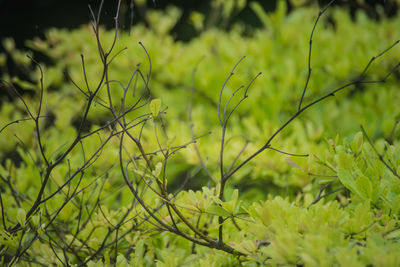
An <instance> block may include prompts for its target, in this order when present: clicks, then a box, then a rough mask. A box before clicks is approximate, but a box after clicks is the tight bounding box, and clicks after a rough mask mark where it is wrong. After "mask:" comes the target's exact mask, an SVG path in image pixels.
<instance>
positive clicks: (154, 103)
mask: <svg viewBox="0 0 400 267" xmlns="http://www.w3.org/2000/svg"><path fill="white" fill-rule="evenodd" d="M160 108H161V99H159V98H155V99H153V100H151V102H150V112H151V114H152V115H153V117H154V118H156V117H157V116H158V113H159V112H160Z"/></svg>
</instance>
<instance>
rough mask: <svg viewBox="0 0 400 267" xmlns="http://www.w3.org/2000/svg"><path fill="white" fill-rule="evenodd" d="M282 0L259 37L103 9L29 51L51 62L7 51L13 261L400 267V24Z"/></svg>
mask: <svg viewBox="0 0 400 267" xmlns="http://www.w3.org/2000/svg"><path fill="white" fill-rule="evenodd" d="M279 3H280V5H279V7H278V9H277V11H276V12H275V13H272V14H267V13H265V12H264V11H263V10H262V9H261V8H260V6H258V5H257V4H253V6H252V8H253V10H254V11H255V13H256V14H257V16H258V17H259V18H260V20H261V21H262V22H263V23H264V26H265V28H264V29H262V30H256V31H255V32H254V33H253V34H252V35H251V36H246V34H245V33H244V32H243V27H241V25H236V26H235V27H233V29H232V30H231V31H229V32H222V31H220V30H218V29H215V28H211V29H209V30H207V31H204V32H203V33H202V34H201V35H199V36H198V37H196V38H195V39H193V40H192V41H190V42H188V43H181V42H176V41H174V39H173V37H172V36H171V35H170V34H169V32H170V30H171V29H172V27H173V25H174V23H175V22H176V20H177V18H178V17H179V15H180V12H179V10H177V9H175V8H170V9H168V10H167V11H166V13H165V14H162V13H152V12H149V16H151V17H150V18H149V20H150V21H152V22H153V24H152V26H151V28H146V27H145V26H143V25H138V26H136V27H135V28H134V29H133V30H132V34H131V35H129V34H128V33H124V32H119V30H118V23H116V28H115V30H114V31H106V30H105V29H103V28H102V27H100V25H99V20H100V15H101V9H100V11H99V13H98V14H97V15H96V16H94V20H93V21H94V22H93V25H92V27H90V26H83V27H82V28H81V29H78V30H74V31H70V32H69V31H66V30H55V29H54V30H51V31H49V32H48V33H47V34H46V38H45V39H44V40H41V39H34V40H31V41H28V42H27V45H28V46H29V47H30V48H31V49H33V50H34V51H35V55H36V56H38V55H41V56H42V57H45V58H46V59H47V63H45V62H42V63H38V62H37V61H36V60H35V59H33V56H32V55H33V54H32V53H30V57H29V58H26V57H25V56H23V54H24V53H25V52H23V51H19V50H16V49H15V48H14V47H13V42H12V40H11V39H8V40H5V42H4V43H3V46H4V47H5V48H6V50H7V55H1V56H0V61H1V62H2V63H3V64H2V65H3V66H6V64H5V63H6V62H7V63H9V61H12V62H13V63H15V64H16V66H18V68H19V71H18V72H17V75H16V76H13V75H12V74H11V73H8V72H7V70H3V78H2V87H3V88H6V89H7V90H8V91H9V92H11V95H12V96H13V98H14V100H13V101H10V102H7V103H6V102H5V103H2V105H1V111H0V112H1V114H2V115H1V117H2V121H3V123H4V124H3V125H4V126H2V128H1V129H0V133H1V134H2V138H1V139H0V142H1V147H2V150H0V155H1V156H2V158H3V159H4V160H2V162H1V163H2V164H1V165H0V178H1V185H2V187H1V194H0V196H1V198H0V204H1V210H2V213H1V222H2V223H1V225H2V230H1V236H2V239H1V240H2V241H1V260H2V263H3V264H4V265H7V266H9V265H13V264H20V265H30V264H34V265H45V266H48V265H66V266H69V265H78V266H83V265H87V266H97V265H106V266H108V265H111V264H114V265H118V266H124V265H127V266H152V265H159V266H164V265H165V266H178V265H184V266H186V265H188V266H192V265H193V266H204V265H210V266H225V265H226V266H234V265H246V266H255V265H310V266H314V265H315V266H324V265H327V266H331V265H351V266H358V265H360V266H365V265H374V266H375V265H377V266H396V265H399V263H400V257H399V256H398V254H399V253H398V251H399V249H400V247H399V233H400V229H399V214H400V196H399V192H400V180H399V178H400V177H399V175H400V167H399V164H400V146H399V142H398V140H399V133H398V129H397V123H398V114H400V113H399V107H398V105H397V104H396V103H398V102H399V100H400V99H399V95H398V93H397V87H396V85H397V84H396V82H398V81H396V78H398V77H394V78H393V77H392V76H396V75H397V76H398V67H399V61H398V56H399V53H400V51H399V49H398V47H397V46H396V45H397V43H398V42H399V41H396V42H394V43H393V40H394V39H395V38H396V37H397V36H396V34H397V26H398V24H399V18H394V19H391V20H382V21H380V22H379V23H378V22H373V21H371V20H370V19H368V18H367V17H366V16H365V14H363V13H358V14H357V16H356V19H355V21H352V20H351V19H350V18H349V16H348V15H347V13H346V12H344V11H343V10H340V9H331V10H329V11H327V9H326V8H325V9H323V10H322V11H321V12H320V13H319V15H318V17H317V20H315V18H313V17H314V16H315V15H314V14H316V11H315V10H313V9H311V8H299V9H297V10H295V11H294V12H292V13H290V14H289V15H286V6H285V4H284V1H280V2H279ZM326 12H328V13H326ZM116 22H118V12H117V16H116ZM165 25H167V26H168V27H166V26H165ZM321 27H323V30H321V29H320V28H321ZM310 30H312V35H311V37H310V34H309V32H310ZM314 30H315V31H314ZM355 32H356V33H357V34H354V33H355ZM137 40H140V42H139V45H137V46H135V45H133V41H135V42H136V41H137ZM311 41H312V42H311ZM308 45H309V46H308ZM307 46H308V48H307ZM126 47H127V49H126ZM299 51H301V52H299ZM79 54H81V56H79ZM243 55H246V58H244V57H242V56H243ZM307 63H308V65H307ZM376 64H379V67H377V66H376ZM259 70H263V71H264V72H265V73H266V74H261V73H259ZM63 72H65V75H62V73H63ZM393 74H394V75H393ZM36 81H38V82H36ZM376 84H377V85H376ZM298 88H301V90H298ZM378 90H379V91H378ZM335 95H337V96H338V97H337V98H332V99H331V100H328V99H327V98H330V97H331V96H335ZM325 99H326V100H325ZM322 101H325V103H324V104H322V105H320V104H319V102H322ZM317 104H318V105H317ZM305 111H307V112H305ZM167 113H168V115H167ZM228 122H229V123H228ZM358 124H362V125H363V127H362V128H361V131H360V132H358V133H356V132H357V131H359V129H360V128H359V126H357V125H358ZM32 126H33V128H32ZM337 134H340V135H343V136H345V138H340V137H339V135H337ZM13 140H16V141H13ZM293 150H296V151H295V153H291V152H287V151H293ZM304 151H307V152H308V153H312V155H308V154H307V155H306V154H302V152H304ZM277 152H278V153H277ZM282 154H283V155H282ZM239 191H240V192H241V193H240V195H239ZM396 252H397V253H396Z"/></svg>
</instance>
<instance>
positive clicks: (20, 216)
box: [17, 208, 26, 227]
mask: <svg viewBox="0 0 400 267" xmlns="http://www.w3.org/2000/svg"><path fill="white" fill-rule="evenodd" d="M25 219H26V212H25V210H24V209H23V208H19V209H18V211H17V221H18V223H19V224H20V225H21V226H22V227H25Z"/></svg>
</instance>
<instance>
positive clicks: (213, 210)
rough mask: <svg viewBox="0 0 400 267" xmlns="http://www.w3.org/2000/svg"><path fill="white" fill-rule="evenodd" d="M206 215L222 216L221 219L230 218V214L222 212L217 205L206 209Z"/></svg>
mask: <svg viewBox="0 0 400 267" xmlns="http://www.w3.org/2000/svg"><path fill="white" fill-rule="evenodd" d="M206 212H207V213H211V214H214V215H217V216H223V217H229V216H231V214H230V213H229V212H227V211H226V210H224V209H223V208H221V207H220V206H218V205H211V206H209V207H208V208H207V209H206Z"/></svg>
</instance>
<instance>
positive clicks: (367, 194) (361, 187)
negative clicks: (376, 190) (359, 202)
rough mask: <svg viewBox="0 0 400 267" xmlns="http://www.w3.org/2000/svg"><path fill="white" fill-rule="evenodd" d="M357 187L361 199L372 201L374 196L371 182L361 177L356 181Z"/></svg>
mask: <svg viewBox="0 0 400 267" xmlns="http://www.w3.org/2000/svg"><path fill="white" fill-rule="evenodd" d="M356 187H357V190H358V192H359V193H360V194H361V197H363V198H364V199H366V200H367V199H370V198H371V194H372V184H371V181H370V180H369V179H368V178H367V177H365V176H359V177H358V178H357V180H356Z"/></svg>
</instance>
